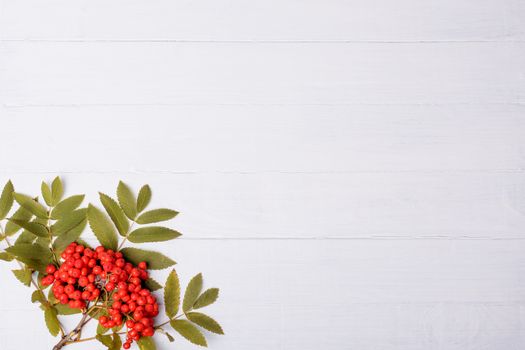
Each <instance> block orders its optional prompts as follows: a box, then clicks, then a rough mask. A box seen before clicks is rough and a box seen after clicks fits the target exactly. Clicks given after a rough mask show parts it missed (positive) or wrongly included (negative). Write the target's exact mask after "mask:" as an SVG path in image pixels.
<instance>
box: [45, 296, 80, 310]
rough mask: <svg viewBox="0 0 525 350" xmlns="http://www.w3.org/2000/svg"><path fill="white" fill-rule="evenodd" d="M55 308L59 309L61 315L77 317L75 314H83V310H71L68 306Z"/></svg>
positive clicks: (60, 305)
mask: <svg viewBox="0 0 525 350" xmlns="http://www.w3.org/2000/svg"><path fill="white" fill-rule="evenodd" d="M51 294H52V293H51ZM55 308H56V309H57V312H58V314H59V315H75V314H79V313H81V312H82V310H80V309H73V308H70V307H69V306H68V305H67V304H66V305H62V304H57V305H55Z"/></svg>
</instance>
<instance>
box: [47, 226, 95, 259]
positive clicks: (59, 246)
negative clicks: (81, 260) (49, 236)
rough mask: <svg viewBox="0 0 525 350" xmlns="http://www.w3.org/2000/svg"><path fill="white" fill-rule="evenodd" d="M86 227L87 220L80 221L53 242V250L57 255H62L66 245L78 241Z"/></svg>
mask: <svg viewBox="0 0 525 350" xmlns="http://www.w3.org/2000/svg"><path fill="white" fill-rule="evenodd" d="M86 225H87V219H84V220H82V221H81V222H80V223H79V224H78V225H77V226H75V227H73V228H72V229H70V230H69V231H66V232H64V233H63V234H61V235H60V236H58V237H57V239H55V241H54V242H53V249H54V250H55V251H57V252H58V253H62V252H63V251H64V249H66V248H67V246H68V245H70V244H71V243H73V242H75V241H77V240H78V238H79V237H80V235H81V234H82V232H83V231H84V229H85V228H86ZM83 245H84V246H85V244H83Z"/></svg>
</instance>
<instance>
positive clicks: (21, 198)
mask: <svg viewBox="0 0 525 350" xmlns="http://www.w3.org/2000/svg"><path fill="white" fill-rule="evenodd" d="M13 197H14V198H15V200H16V201H17V203H18V204H20V206H22V207H24V208H25V209H26V210H28V211H29V212H31V213H32V214H33V215H35V216H37V217H39V218H41V219H47V210H46V208H45V207H44V206H43V205H42V204H40V203H38V202H37V201H36V200H34V199H33V198H31V197H29V196H26V195H25V194H21V193H16V192H13Z"/></svg>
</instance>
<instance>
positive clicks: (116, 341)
mask: <svg viewBox="0 0 525 350" xmlns="http://www.w3.org/2000/svg"><path fill="white" fill-rule="evenodd" d="M121 347H122V339H120V335H118V334H117V332H115V333H113V348H111V349H110V350H120V348H121Z"/></svg>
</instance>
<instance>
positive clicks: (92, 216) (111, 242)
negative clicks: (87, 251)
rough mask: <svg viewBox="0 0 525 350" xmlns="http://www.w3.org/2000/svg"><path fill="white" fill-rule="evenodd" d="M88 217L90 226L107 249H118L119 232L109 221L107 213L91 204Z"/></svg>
mask: <svg viewBox="0 0 525 350" xmlns="http://www.w3.org/2000/svg"><path fill="white" fill-rule="evenodd" d="M87 217H88V222H89V226H90V227H91V230H92V231H93V233H94V234H95V236H96V237H97V239H98V241H99V242H100V244H102V245H103V246H104V247H106V248H107V249H112V250H117V245H118V238H117V232H116V231H115V227H114V226H113V225H112V224H111V222H109V220H108V218H107V217H106V215H104V213H103V212H102V211H100V210H99V209H98V208H96V207H94V206H93V205H91V204H90V205H89V207H88V211H87Z"/></svg>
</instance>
